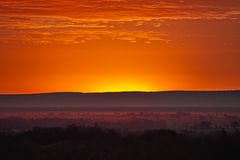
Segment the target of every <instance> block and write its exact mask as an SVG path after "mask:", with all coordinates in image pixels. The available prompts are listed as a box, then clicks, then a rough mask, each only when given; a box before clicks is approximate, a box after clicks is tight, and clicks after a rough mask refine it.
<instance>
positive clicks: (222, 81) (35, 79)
mask: <svg viewBox="0 0 240 160" xmlns="http://www.w3.org/2000/svg"><path fill="white" fill-rule="evenodd" d="M238 6H240V1H236V0H219V1H217V2H215V1H214V2H212V1H211V2H210V1H207V0H203V1H197V0H196V1H189V0H185V1H178V0H173V1H172V0H154V1H148V0H91V1H89V0H80V1H79V0H78V1H77V0H59V1H49V2H48V3H45V2H43V1H38V0H5V1H0V77H1V80H0V94H1V93H41V92H109V91H111V92H112V91H113V92H119V91H150V92H151V91H165V90H166V91H168V90H238V89H240V63H239V60H240V45H239V43H240V30H239V28H240V9H239V7H238Z"/></svg>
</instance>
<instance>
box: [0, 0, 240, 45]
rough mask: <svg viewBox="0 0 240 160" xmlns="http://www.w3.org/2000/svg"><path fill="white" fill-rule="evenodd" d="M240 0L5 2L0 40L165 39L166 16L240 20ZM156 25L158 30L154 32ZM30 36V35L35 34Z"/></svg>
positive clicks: (1, 3)
mask: <svg viewBox="0 0 240 160" xmlns="http://www.w3.org/2000/svg"><path fill="white" fill-rule="evenodd" d="M239 5H240V1H236V0H218V1H214V3H213V2H212V1H207V0H202V1H190V0H182V1H179V0H163V1H160V0H151V1H149V0H91V1H89V0H80V1H79V0H51V1H48V2H47V3H46V1H43V0H5V1H0V33H1V35H2V36H1V37H0V42H11V41H21V42H25V41H32V42H36V40H35V39H34V37H38V40H37V41H40V42H41V43H53V42H56V41H61V42H63V43H65V41H67V43H68V42H73V43H75V42H76V34H77V35H78V36H77V37H83V38H82V40H81V42H86V41H88V40H92V39H101V38H109V39H113V40H114V39H120V40H128V41H135V40H136V39H145V40H146V41H147V42H149V41H165V42H167V41H169V39H168V37H167V36H166V35H167V34H166V32H165V31H162V30H161V26H162V24H163V23H164V21H169V20H173V21H174V20H175V21H177V20H203V19H204V20H205V19H208V20H211V19H213V20H216V19H229V20H236V19H240V14H239V13H240V9H239V8H238V6H239ZM155 28H159V29H158V30H157V29H155ZM33 35H34V36H33Z"/></svg>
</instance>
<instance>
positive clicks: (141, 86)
mask: <svg viewBox="0 0 240 160" xmlns="http://www.w3.org/2000/svg"><path fill="white" fill-rule="evenodd" d="M94 88H95V89H94V90H95V91H96V92H132V91H146V92H149V91H153V90H154V87H153V86H151V85H149V84H146V83H141V82H137V81H114V82H111V83H104V82H103V83H99V84H97V85H96V86H94Z"/></svg>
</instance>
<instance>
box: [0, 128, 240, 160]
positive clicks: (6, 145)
mask: <svg viewBox="0 0 240 160" xmlns="http://www.w3.org/2000/svg"><path fill="white" fill-rule="evenodd" d="M239 147H240V132H239V131H238V130H237V129H236V130H235V131H234V132H231V133H230V132H226V131H225V130H224V129H222V130H219V131H215V132H211V133H202V134H201V133H194V132H188V131H185V132H178V133H177V132H175V131H173V130H148V131H143V132H128V133H120V132H117V131H115V130H111V129H105V128H99V127H97V126H94V127H77V126H75V125H71V126H68V127H65V128H33V129H32V130H30V131H25V132H22V133H6V132H5V133H3V132H2V133H1V134H0V159H2V160H12V159H14V160H15V159H20V160H21V159H22V160H75V159H76V160H77V159H78V160H80V159H82V160H161V159H163V160H203V159H204V160H215V159H216V160H219V159H226V160H231V159H233V160H235V159H240V149H239Z"/></svg>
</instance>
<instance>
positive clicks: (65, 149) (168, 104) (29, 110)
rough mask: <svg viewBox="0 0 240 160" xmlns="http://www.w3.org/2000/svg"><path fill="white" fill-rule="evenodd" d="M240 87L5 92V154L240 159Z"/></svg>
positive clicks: (1, 117) (29, 158) (1, 128)
mask: <svg viewBox="0 0 240 160" xmlns="http://www.w3.org/2000/svg"><path fill="white" fill-rule="evenodd" d="M239 100H240V91H208V92H206V91H170V92H120V93H46V94H27V95H0V111H1V112H0V156H1V159H25V160H66V159H70V160H77V159H89V160H128V159H129V160H130V159H131V160H132V159H134V160H135V159H136V160H159V159H168V160H183V159H184V160H198V159H199V160H202V159H206V160H208V159H209V160H219V159H221V160H222V159H224V160H228V159H239V158H240V154H239V144H240V101H239Z"/></svg>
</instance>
